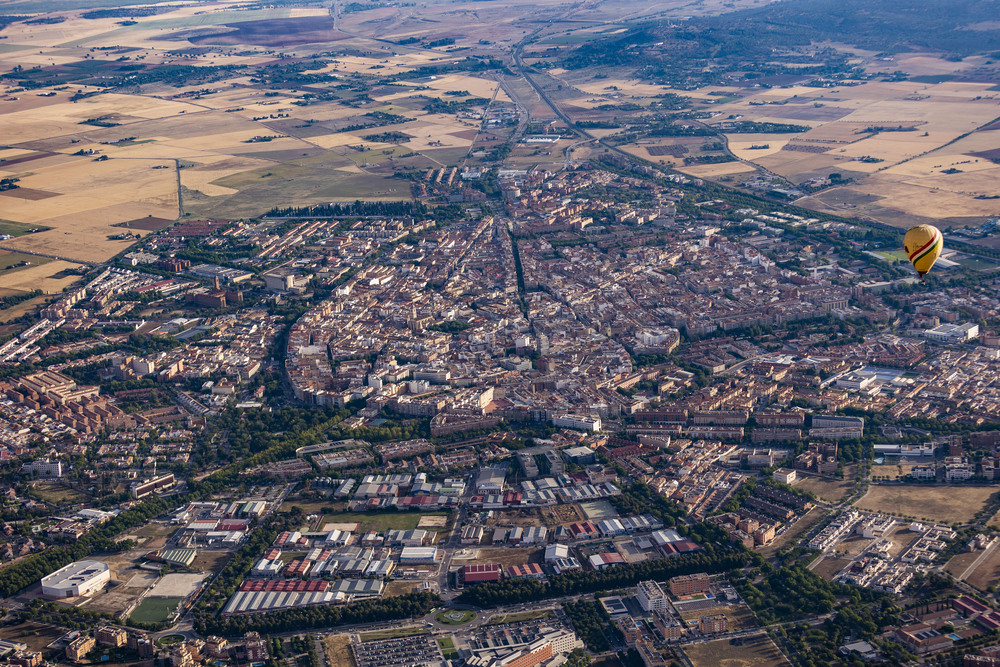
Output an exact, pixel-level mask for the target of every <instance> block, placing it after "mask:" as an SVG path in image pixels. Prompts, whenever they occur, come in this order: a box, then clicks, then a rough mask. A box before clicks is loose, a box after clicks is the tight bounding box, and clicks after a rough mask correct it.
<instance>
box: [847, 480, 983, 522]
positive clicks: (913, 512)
mask: <svg viewBox="0 0 1000 667" xmlns="http://www.w3.org/2000/svg"><path fill="white" fill-rule="evenodd" d="M995 493H996V488H995V487H992V486H901V485H900V486H896V485H892V486H879V485H872V486H871V487H870V488H869V490H868V493H866V494H865V495H864V496H863V497H862V498H861V499H860V500H858V501H857V502H856V503H854V505H855V507H857V508H858V509H864V510H871V511H873V512H882V513H884V514H892V515H894V516H899V517H903V518H912V519H917V520H920V521H937V522H943V523H950V524H956V523H958V524H961V523H968V522H969V521H971V520H972V518H973V517H974V516H975V515H976V513H977V512H978V511H979V510H981V509H982V508H983V506H984V505H985V504H986V503H987V501H988V500H989V499H990V497H991V496H992V495H993V494H995Z"/></svg>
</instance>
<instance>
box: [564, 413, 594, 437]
mask: <svg viewBox="0 0 1000 667" xmlns="http://www.w3.org/2000/svg"><path fill="white" fill-rule="evenodd" d="M552 425H553V426H558V427H559V428H572V429H576V430H578V431H591V432H594V433H596V432H597V431H600V430H601V418H600V417H598V416H596V415H589V416H583V415H556V416H555V417H553V418H552Z"/></svg>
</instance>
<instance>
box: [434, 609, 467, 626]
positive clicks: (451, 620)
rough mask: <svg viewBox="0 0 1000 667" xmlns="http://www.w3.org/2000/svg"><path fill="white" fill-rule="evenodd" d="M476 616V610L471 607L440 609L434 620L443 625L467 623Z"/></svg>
mask: <svg viewBox="0 0 1000 667" xmlns="http://www.w3.org/2000/svg"><path fill="white" fill-rule="evenodd" d="M475 618H476V612H474V611H472V610H470V609H446V610H444V611H439V612H438V613H437V614H435V616H434V620H435V621H437V622H438V623H440V624H441V625H465V624H466V623H470V622H472V621H473V620H475Z"/></svg>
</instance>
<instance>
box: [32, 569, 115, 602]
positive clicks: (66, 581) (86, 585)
mask: <svg viewBox="0 0 1000 667" xmlns="http://www.w3.org/2000/svg"><path fill="white" fill-rule="evenodd" d="M109 581H111V569H110V568H109V567H108V564H107V563H102V562H100V561H96V560H78V561H76V562H75V563H70V564H69V565H67V566H65V567H61V568H59V569H58V570H56V571H55V572H53V573H52V574H50V575H48V576H47V577H42V595H44V596H46V597H50V598H73V597H79V596H81V595H89V594H90V593H93V592H95V591H99V590H101V589H102V588H104V584H106V583H108V582H109Z"/></svg>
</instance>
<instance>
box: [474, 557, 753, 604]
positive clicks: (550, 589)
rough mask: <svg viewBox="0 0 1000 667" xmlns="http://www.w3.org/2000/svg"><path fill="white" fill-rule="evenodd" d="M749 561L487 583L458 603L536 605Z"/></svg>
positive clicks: (656, 565)
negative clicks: (555, 599)
mask: <svg viewBox="0 0 1000 667" xmlns="http://www.w3.org/2000/svg"><path fill="white" fill-rule="evenodd" d="M751 560H752V558H751V554H750V553H749V552H746V551H736V550H735V549H729V550H726V551H720V552H719V553H716V554H715V555H711V556H710V555H708V554H706V553H704V552H702V553H696V554H689V555H684V556H671V557H669V558H660V559H657V560H648V561H643V562H641V563H626V564H623V565H616V566H614V567H609V568H606V569H603V570H596V571H584V570H573V571H570V572H565V573H563V574H559V575H555V576H552V577H549V579H548V580H546V581H540V580H538V579H522V578H512V579H504V580H502V581H492V582H486V583H482V584H478V585H476V586H471V587H469V588H467V589H465V590H464V591H463V592H462V594H461V595H460V596H459V600H461V601H462V602H463V603H465V604H471V605H476V606H477V607H497V606H502V605H512V604H519V603H522V602H535V601H538V600H544V599H546V598H557V597H564V596H567V595H575V594H578V593H594V592H596V591H606V590H612V589H616V588H627V587H629V586H635V585H636V584H638V583H639V582H640V581H647V580H650V579H652V580H655V581H663V580H665V579H670V578H671V577H676V576H679V575H683V574H694V573H696V572H708V573H714V572H724V571H727V570H732V569H738V568H741V567H745V566H746V565H748V564H749V563H750V561H751Z"/></svg>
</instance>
